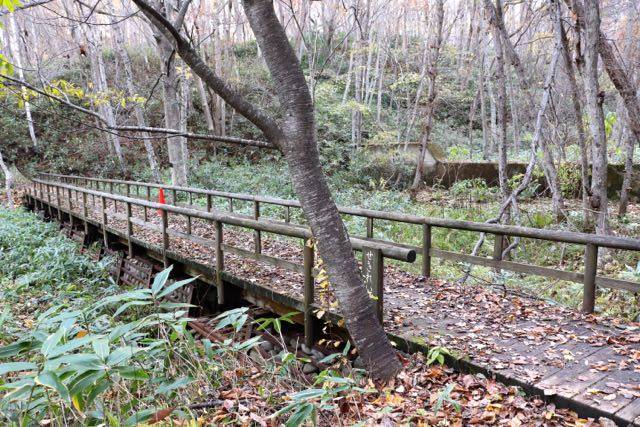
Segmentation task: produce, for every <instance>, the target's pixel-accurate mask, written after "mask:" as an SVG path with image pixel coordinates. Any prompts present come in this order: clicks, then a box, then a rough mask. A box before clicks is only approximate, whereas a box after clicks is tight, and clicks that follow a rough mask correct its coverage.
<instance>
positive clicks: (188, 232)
mask: <svg viewBox="0 0 640 427" xmlns="http://www.w3.org/2000/svg"><path fill="white" fill-rule="evenodd" d="M186 217H187V234H191V216H189V215H186Z"/></svg>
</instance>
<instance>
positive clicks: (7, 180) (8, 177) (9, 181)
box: [0, 152, 15, 209]
mask: <svg viewBox="0 0 640 427" xmlns="http://www.w3.org/2000/svg"><path fill="white" fill-rule="evenodd" d="M0 169H2V172H3V173H4V189H5V192H6V194H7V205H8V206H9V208H10V209H13V208H14V206H15V205H14V203H13V194H12V193H11V189H12V187H13V173H11V170H10V169H9V168H8V167H7V165H6V164H5V163H4V159H3V158H2V153H1V152H0Z"/></svg>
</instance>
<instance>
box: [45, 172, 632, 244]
mask: <svg viewBox="0 0 640 427" xmlns="http://www.w3.org/2000/svg"><path fill="white" fill-rule="evenodd" d="M38 174H41V175H48V176H53V177H61V178H74V179H85V180H89V181H99V182H112V183H114V184H116V183H117V184H129V185H140V186H149V187H153V188H162V189H168V190H176V191H185V192H192V193H195V194H204V195H207V194H209V195H212V196H217V197H231V198H234V199H237V200H243V201H255V202H263V203H267V204H274V205H279V206H289V207H296V208H300V207H301V205H300V202H298V201H297V200H288V199H281V198H277V197H268V196H254V195H250V194H242V193H229V192H223V191H217V190H206V189H201V188H193V187H180V186H174V185H164V184H155V183H147V182H141V181H125V180H117V179H109V178H92V177H84V176H78V175H63V174H54V173H46V172H38ZM108 194H110V193H108ZM135 200H140V199H135ZM163 206H164V205H163ZM338 210H339V211H340V213H344V214H349V215H354V216H361V217H365V218H372V219H382V220H389V221H396V222H405V223H410V224H423V225H430V226H434V227H440V228H449V229H457V230H465V231H475V232H482V233H490V234H497V235H506V236H517V237H525V238H532V239H540V240H547V241H553V242H560V243H572V244H581V245H589V244H590V245H595V246H599V247H607V248H611V249H624V250H632V251H640V239H634V238H631V237H620V236H603V235H597V234H590V233H583V232H576V231H563V230H545V229H541V228H534V227H522V226H515V225H504V224H492V223H486V222H476V221H466V220H455V219H448V218H436V217H426V216H418V215H412V214H404V213H401V212H389V211H378V210H373V209H366V208H353V207H345V206H338Z"/></svg>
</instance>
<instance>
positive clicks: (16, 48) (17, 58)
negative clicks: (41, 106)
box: [9, 13, 38, 147]
mask: <svg viewBox="0 0 640 427" xmlns="http://www.w3.org/2000/svg"><path fill="white" fill-rule="evenodd" d="M9 27H10V30H11V31H10V34H11V37H10V41H9V50H10V51H11V56H12V57H13V61H14V63H15V69H16V71H17V73H18V78H20V80H24V70H23V68H22V55H21V53H20V45H21V44H22V43H21V39H20V37H19V35H18V25H17V24H16V18H15V16H14V14H13V13H10V14H9ZM20 94H21V96H22V101H23V104H24V113H25V117H26V119H27V126H28V128H29V137H31V142H32V143H33V146H34V147H37V146H38V140H37V139H36V132H35V129H34V126H33V119H32V117H31V104H30V103H29V101H28V100H27V99H28V98H27V89H26V88H25V87H24V86H22V87H21V88H20Z"/></svg>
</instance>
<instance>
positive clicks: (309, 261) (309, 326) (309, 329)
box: [303, 241, 315, 348]
mask: <svg viewBox="0 0 640 427" xmlns="http://www.w3.org/2000/svg"><path fill="white" fill-rule="evenodd" d="M303 258H304V262H303V268H304V343H305V344H306V346H307V347H309V348H311V346H312V345H313V342H314V341H315V319H314V317H313V312H312V309H313V307H312V306H313V300H314V286H313V285H314V283H313V263H314V260H313V246H311V241H305V242H304V249H303Z"/></svg>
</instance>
